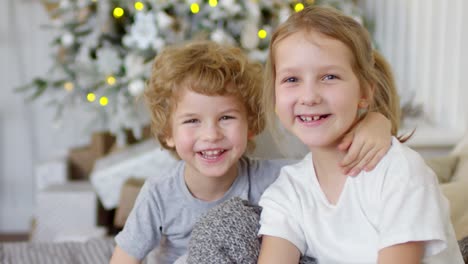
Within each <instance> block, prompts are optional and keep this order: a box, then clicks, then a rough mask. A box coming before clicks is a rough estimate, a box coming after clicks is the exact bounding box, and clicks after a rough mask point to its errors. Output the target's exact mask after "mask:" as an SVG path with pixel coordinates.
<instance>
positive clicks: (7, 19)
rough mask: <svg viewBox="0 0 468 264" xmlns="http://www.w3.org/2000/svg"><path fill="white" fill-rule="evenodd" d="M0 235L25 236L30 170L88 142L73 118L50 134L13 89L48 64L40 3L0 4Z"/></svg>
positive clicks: (45, 112)
mask: <svg viewBox="0 0 468 264" xmlns="http://www.w3.org/2000/svg"><path fill="white" fill-rule="evenodd" d="M0 6H1V7H2V8H0V80H2V86H1V88H0V91H1V95H0V233H1V232H24V231H27V230H28V229H29V227H30V221H31V217H32V215H33V211H34V196H35V191H34V187H33V186H34V178H33V168H34V165H35V164H37V163H39V162H42V161H45V160H47V159H49V158H52V157H55V156H59V155H63V154H64V153H66V150H67V149H68V148H69V147H70V146H74V145H80V144H83V143H84V142H87V140H88V138H87V137H86V136H85V135H84V134H83V133H80V130H78V129H76V127H74V125H73V124H75V126H77V123H79V122H77V118H76V116H71V117H70V120H69V121H67V122H66V124H65V125H64V126H63V127H62V128H61V129H55V128H54V127H53V126H54V122H53V114H54V113H53V111H52V110H51V109H49V108H46V107H45V106H44V104H43V103H44V102H42V103H40V102H36V103H34V104H27V103H25V101H24V96H23V95H22V94H18V93H15V92H14V91H13V89H14V88H15V87H18V86H19V85H23V84H25V83H27V82H28V81H30V80H31V79H32V78H33V77H35V76H39V75H43V74H45V73H46V70H47V69H48V67H49V66H50V65H51V60H50V58H49V52H50V49H49V48H48V47H49V42H50V41H51V36H52V34H51V32H50V31H45V30H43V29H40V28H39V25H42V24H45V23H46V22H47V21H48V17H47V14H46V12H45V10H44V8H43V7H42V5H41V4H40V1H32V0H29V1H26V0H22V1H19V0H0Z"/></svg>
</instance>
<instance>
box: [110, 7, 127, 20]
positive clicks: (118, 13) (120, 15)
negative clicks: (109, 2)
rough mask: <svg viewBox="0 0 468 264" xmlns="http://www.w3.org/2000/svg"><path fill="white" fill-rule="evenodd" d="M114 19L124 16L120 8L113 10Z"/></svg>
mask: <svg viewBox="0 0 468 264" xmlns="http://www.w3.org/2000/svg"><path fill="white" fill-rule="evenodd" d="M112 14H113V15H114V17H115V18H121V17H122V16H123V15H124V10H123V8H121V7H116V8H114V12H112Z"/></svg>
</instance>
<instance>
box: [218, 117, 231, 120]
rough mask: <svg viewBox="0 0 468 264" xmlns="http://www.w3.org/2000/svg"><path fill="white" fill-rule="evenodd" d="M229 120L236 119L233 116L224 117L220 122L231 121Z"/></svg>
mask: <svg viewBox="0 0 468 264" xmlns="http://www.w3.org/2000/svg"><path fill="white" fill-rule="evenodd" d="M229 119H234V117H233V116H222V117H221V118H220V120H229Z"/></svg>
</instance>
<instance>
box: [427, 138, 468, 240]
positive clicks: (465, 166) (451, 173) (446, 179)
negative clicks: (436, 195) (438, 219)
mask: <svg viewBox="0 0 468 264" xmlns="http://www.w3.org/2000/svg"><path fill="white" fill-rule="evenodd" d="M426 161H427V164H428V165H429V166H430V167H431V168H432V169H433V170H434V172H435V173H436V174H437V177H438V178H439V182H440V184H441V188H442V192H443V193H444V194H445V196H446V197H447V199H448V200H449V202H450V213H451V219H452V223H453V226H454V229H455V234H456V236H457V239H462V238H464V237H468V134H467V135H465V137H464V138H463V139H462V140H461V141H460V142H459V143H458V144H457V145H456V146H455V148H454V149H453V151H452V152H451V153H450V154H449V155H447V156H443V157H438V158H431V159H427V160H426Z"/></svg>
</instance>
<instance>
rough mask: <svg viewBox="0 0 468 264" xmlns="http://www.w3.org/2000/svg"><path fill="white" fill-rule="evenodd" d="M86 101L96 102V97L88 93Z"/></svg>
mask: <svg viewBox="0 0 468 264" xmlns="http://www.w3.org/2000/svg"><path fill="white" fill-rule="evenodd" d="M86 99H88V101H90V102H94V100H96V95H95V94H94V93H88V95H86Z"/></svg>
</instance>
